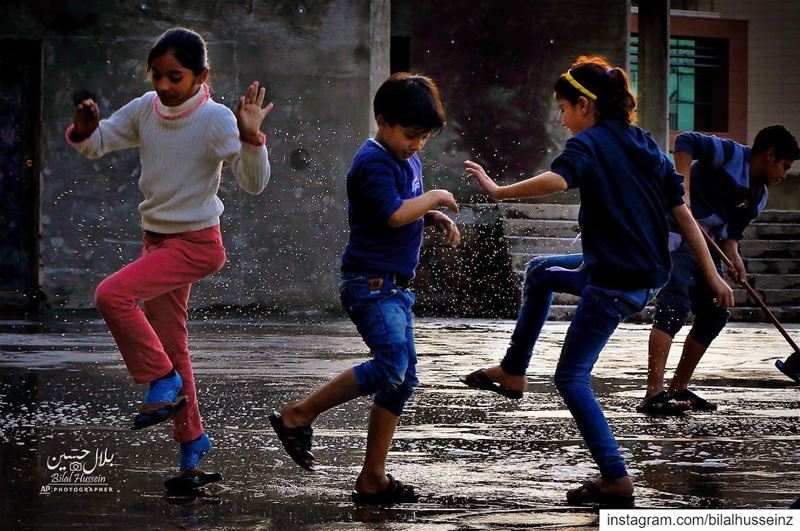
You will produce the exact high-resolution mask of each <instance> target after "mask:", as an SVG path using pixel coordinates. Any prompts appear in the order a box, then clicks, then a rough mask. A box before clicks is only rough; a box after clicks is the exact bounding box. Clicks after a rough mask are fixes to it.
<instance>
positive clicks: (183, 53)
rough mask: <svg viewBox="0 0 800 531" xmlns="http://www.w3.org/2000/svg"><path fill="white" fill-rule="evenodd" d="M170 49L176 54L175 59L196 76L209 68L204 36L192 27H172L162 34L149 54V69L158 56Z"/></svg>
mask: <svg viewBox="0 0 800 531" xmlns="http://www.w3.org/2000/svg"><path fill="white" fill-rule="evenodd" d="M170 50H172V51H173V53H174V54H175V59H177V60H178V62H179V63H180V64H182V65H183V66H185V67H186V68H188V69H189V70H191V71H192V72H193V73H194V75H196V76H198V75H200V73H201V72H202V71H203V70H205V69H206V68H208V52H207V51H206V41H204V40H203V37H201V36H200V35H198V34H197V33H195V32H194V31H192V30H190V29H186V28H172V29H168V30H167V31H165V32H164V33H162V34H161V36H160V37H159V38H158V40H157V41H156V43H155V45H154V46H153V48H152V49H151V50H150V53H149V54H148V55H147V70H150V66H151V65H152V64H153V61H154V60H155V59H156V58H158V57H161V56H162V55H164V54H165V53H167V52H168V51H170Z"/></svg>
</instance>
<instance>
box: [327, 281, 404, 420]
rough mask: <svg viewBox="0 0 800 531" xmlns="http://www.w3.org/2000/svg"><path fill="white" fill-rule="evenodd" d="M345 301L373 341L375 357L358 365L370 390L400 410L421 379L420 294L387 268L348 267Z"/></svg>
mask: <svg viewBox="0 0 800 531" xmlns="http://www.w3.org/2000/svg"><path fill="white" fill-rule="evenodd" d="M340 297H341V301H342V306H343V307H344V309H345V310H347V314H348V315H349V316H350V319H352V321H353V323H355V325H356V329H357V330H358V333H359V334H360V335H361V338H362V339H363V340H364V343H366V344H367V346H368V347H369V351H370V354H371V355H372V359H371V360H369V361H365V362H364V363H362V364H361V365H357V366H356V367H354V368H353V371H354V373H355V377H356V385H357V386H358V389H359V391H360V392H361V393H362V394H364V395H369V394H374V395H375V396H374V399H373V400H374V402H375V404H376V405H378V406H380V407H382V408H384V409H386V410H387V411H390V412H391V413H393V414H395V415H397V416H400V414H402V413H403V408H404V406H405V404H406V402H407V401H408V399H409V398H411V394H412V393H413V392H414V387H416V385H417V384H418V383H419V380H417V373H416V367H417V352H416V350H415V349H414V317H413V315H412V314H411V307H412V306H413V305H414V294H413V293H411V291H409V290H408V289H403V288H400V287H398V286H395V285H394V284H393V282H392V277H391V275H387V274H384V273H374V274H373V273H363V274H362V273H342V283H341V286H340Z"/></svg>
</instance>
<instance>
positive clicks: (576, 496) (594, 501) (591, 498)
mask: <svg viewBox="0 0 800 531" xmlns="http://www.w3.org/2000/svg"><path fill="white" fill-rule="evenodd" d="M635 499H636V497H635V496H623V495H621V494H608V493H605V492H602V491H601V490H600V489H599V488H598V487H597V484H595V483H594V482H593V481H587V482H586V483H584V484H583V485H581V486H580V487H578V488H577V489H572V490H568V491H567V504H569V505H572V506H581V505H592V506H597V507H609V508H615V509H630V508H632V507H633V506H634V500H635Z"/></svg>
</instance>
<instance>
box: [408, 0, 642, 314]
mask: <svg viewBox="0 0 800 531" xmlns="http://www.w3.org/2000/svg"><path fill="white" fill-rule="evenodd" d="M629 11H630V6H629V2H627V1H626V0H614V1H604V2H596V1H594V0H570V1H560V0H541V1H536V2H529V1H522V0H499V1H494V2H472V1H469V0H454V1H450V2H429V1H425V0H403V1H396V2H393V3H392V35H393V36H401V37H408V38H409V41H408V42H409V57H408V59H409V61H408V62H409V67H410V69H411V70H412V71H416V72H421V73H424V74H427V75H430V76H431V77H432V78H433V79H434V81H436V83H437V84H438V85H439V88H440V89H441V92H442V97H443V100H444V104H445V109H446V111H447V114H448V125H447V127H446V128H445V129H444V131H443V132H442V133H441V134H440V135H439V136H437V137H435V138H433V139H431V140H430V141H429V142H428V145H427V146H426V147H425V149H424V151H423V152H422V153H421V155H420V156H421V158H422V162H423V167H424V172H425V183H426V187H427V188H428V189H431V188H446V189H448V190H450V191H452V192H453V193H454V194H455V195H456V197H457V198H458V199H459V200H460V201H461V202H462V203H481V202H485V201H486V198H485V197H483V196H481V194H480V193H479V190H478V187H477V185H475V184H473V183H471V182H468V181H467V180H466V179H465V177H464V175H465V172H464V160H466V159H472V160H475V161H478V162H480V163H481V164H483V165H484V167H485V168H486V169H487V172H488V173H489V175H491V176H493V177H496V178H498V179H499V181H500V182H501V183H504V184H505V183H510V182H514V181H517V180H520V179H522V178H525V177H530V176H533V175H535V174H536V173H538V172H540V171H544V170H546V169H548V168H549V165H550V162H551V161H552V159H553V158H554V157H555V156H556V155H557V154H558V153H559V152H560V150H561V149H562V148H563V145H564V143H565V142H566V140H567V138H569V136H570V134H569V132H568V131H567V130H566V129H565V128H564V127H562V126H561V122H560V117H559V115H558V108H557V106H556V103H555V99H554V98H553V84H554V83H555V80H556V79H557V78H558V76H559V75H560V74H561V73H562V72H564V70H566V69H567V68H568V67H569V65H570V64H571V63H572V61H574V59H575V58H576V57H577V56H578V55H582V54H591V55H594V54H600V55H604V56H606V57H607V58H608V59H609V60H610V61H611V62H612V63H614V64H617V65H621V66H625V65H626V63H627V53H628V50H627V47H628V40H629V29H628V28H629ZM598 21H602V23H599V22H598ZM531 202H548V203H550V202H560V203H573V204H574V203H578V202H579V198H578V195H577V192H576V191H570V192H567V193H565V194H558V195H554V196H550V197H546V198H542V199H539V200H531ZM456 221H457V222H458V223H460V224H461V228H462V232H463V235H464V239H463V243H462V246H461V247H460V248H459V249H457V250H453V249H450V248H447V247H445V246H443V245H441V243H440V240H439V239H438V238H436V237H430V236H429V237H428V238H427V239H426V240H425V244H424V245H423V249H422V253H421V261H420V266H419V269H418V270H417V279H416V280H415V281H414V288H415V289H416V290H417V291H418V297H417V306H416V309H417V312H418V313H420V314H425V313H429V314H436V315H442V314H459V315H483V316H493V317H496V316H504V317H509V316H513V315H512V314H513V311H514V310H511V311H510V310H509V308H511V309H516V308H517V306H518V303H519V300H518V299H519V293H518V290H517V289H516V283H517V282H518V278H517V277H516V273H515V272H514V271H513V269H512V267H511V263H510V257H509V255H508V253H507V251H506V245H505V242H504V241H502V239H501V237H502V234H501V232H500V231H499V228H500V226H499V223H498V217H497V212H496V211H492V210H491V209H490V210H486V209H483V208H467V209H464V212H463V213H462V214H461V215H460V216H459V217H458V218H457V219H456ZM429 230H431V229H429Z"/></svg>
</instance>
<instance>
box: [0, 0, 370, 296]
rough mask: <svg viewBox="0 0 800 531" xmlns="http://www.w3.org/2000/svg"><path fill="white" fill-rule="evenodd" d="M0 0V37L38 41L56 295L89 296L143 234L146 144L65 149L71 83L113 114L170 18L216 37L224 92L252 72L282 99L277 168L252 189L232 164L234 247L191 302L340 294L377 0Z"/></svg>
mask: <svg viewBox="0 0 800 531" xmlns="http://www.w3.org/2000/svg"><path fill="white" fill-rule="evenodd" d="M0 10H1V11H2V15H3V17H2V18H3V20H6V21H11V20H13V21H14V23H13V24H6V25H4V27H3V29H2V30H0V39H12V38H16V39H33V40H39V41H41V42H42V50H43V53H42V63H43V76H42V94H43V97H42V100H43V101H42V105H41V120H42V124H43V126H42V132H41V138H40V144H39V147H40V154H39V160H38V164H39V169H40V172H39V174H40V176H41V183H40V186H41V198H40V209H41V211H40V214H41V244H40V251H41V264H42V265H41V272H42V273H41V279H40V281H41V288H42V291H43V292H44V295H45V297H46V303H47V304H48V305H49V306H50V307H51V308H85V307H91V306H92V297H93V290H94V287H95V286H96V284H97V283H98V282H99V281H100V280H102V279H103V278H104V277H105V276H107V275H108V274H110V273H112V272H114V271H115V270H117V269H119V268H120V267H121V266H123V265H124V264H126V263H128V262H129V261H131V260H133V259H135V258H136V257H137V256H138V254H139V252H140V245H141V242H140V229H139V215H138V211H137V204H138V203H139V202H140V200H141V194H140V192H139V190H138V188H137V184H136V183H137V177H138V152H137V151H136V150H128V151H123V152H117V153H114V154H111V155H107V156H105V157H104V158H102V159H99V160H95V161H88V160H85V159H83V158H81V157H80V156H79V155H78V154H77V153H76V152H74V151H73V150H72V149H71V148H69V147H68V146H67V145H66V144H65V142H64V137H63V135H64V130H65V128H66V127H67V125H68V124H69V123H70V121H71V113H72V105H71V103H70V100H71V94H72V92H73V91H74V90H76V89H79V88H88V89H90V90H92V91H94V92H95V93H96V94H97V96H98V100H99V104H100V108H101V114H102V116H108V115H109V114H110V113H111V112H112V111H113V110H115V109H117V108H119V107H120V106H122V105H124V104H125V103H127V102H128V101H129V100H131V99H132V98H134V97H136V96H138V95H140V94H142V93H143V92H146V91H147V90H150V85H149V84H148V81H147V78H146V72H145V70H146V64H145V61H146V57H147V53H148V51H149V49H150V47H151V45H152V43H153V41H154V40H155V38H156V37H157V36H158V35H159V34H160V33H161V32H163V31H164V30H166V29H168V28H170V27H172V26H176V25H184V26H188V27H191V28H193V29H195V30H196V31H198V32H199V33H200V34H202V35H203V36H204V37H205V39H206V40H207V42H208V44H209V52H210V60H211V66H212V78H211V79H212V85H213V93H214V98H215V99H216V100H217V101H221V102H230V105H231V106H233V105H234V102H235V101H236V99H237V98H238V96H239V94H240V92H241V91H243V90H244V88H245V87H246V86H247V84H248V83H250V81H252V80H254V79H258V80H261V81H262V82H263V83H265V84H266V86H267V87H268V97H269V99H270V100H271V101H273V102H274V103H275V109H274V111H273V112H272V114H270V115H269V117H268V118H267V120H266V123H265V125H264V126H262V129H263V130H264V131H265V132H266V133H267V137H268V141H267V144H268V147H269V149H270V160H271V163H272V168H273V169H272V180H271V182H270V183H269V185H268V187H267V190H266V191H265V192H264V193H263V194H262V195H260V196H256V197H254V196H250V195H248V194H246V193H244V192H242V191H240V190H239V189H238V188H237V186H236V185H235V182H234V181H233V179H232V177H231V175H230V174H229V173H227V172H226V174H225V176H224V178H223V185H222V188H221V190H220V194H219V195H220V197H221V199H222V201H223V202H224V204H225V213H224V214H223V221H222V228H223V233H224V240H225V244H226V247H227V248H228V253H229V261H228V264H227V265H226V266H225V268H224V269H223V270H222V271H221V272H219V273H217V274H216V275H214V276H213V277H212V278H211V279H209V280H206V281H203V282H201V283H200V284H199V285H198V286H197V287H196V288H195V290H194V294H193V297H192V306H193V307H206V306H211V305H226V304H237V305H249V304H265V305H274V306H278V307H285V306H293V307H304V308H309V307H324V306H335V305H336V290H335V283H336V281H337V278H338V264H339V254H340V253H341V250H342V247H343V245H344V242H345V238H346V234H347V231H346V227H347V225H346V197H345V187H344V179H345V173H346V170H347V167H348V166H349V162H350V160H351V157H352V154H353V152H354V151H355V149H356V148H357V147H358V145H359V144H360V143H361V142H362V141H363V140H364V139H365V138H366V136H367V135H368V132H369V122H370V119H371V118H370V101H371V100H370V98H371V96H370V94H369V86H370V55H371V52H370V42H371V41H370V5H369V2H368V1H365V0H303V1H302V2H283V1H278V0H269V1H259V2H254V1H251V0H234V1H222V0H206V1H202V0H201V1H195V0H192V1H188V0H186V1H166V0H140V1H136V2H127V1H122V0H114V1H102V2H101V1H100V0H82V1H80V2H78V1H66V2H51V1H48V0H35V1H29V2H15V3H9V2H3V3H2V7H0ZM373 39H374V37H373Z"/></svg>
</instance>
